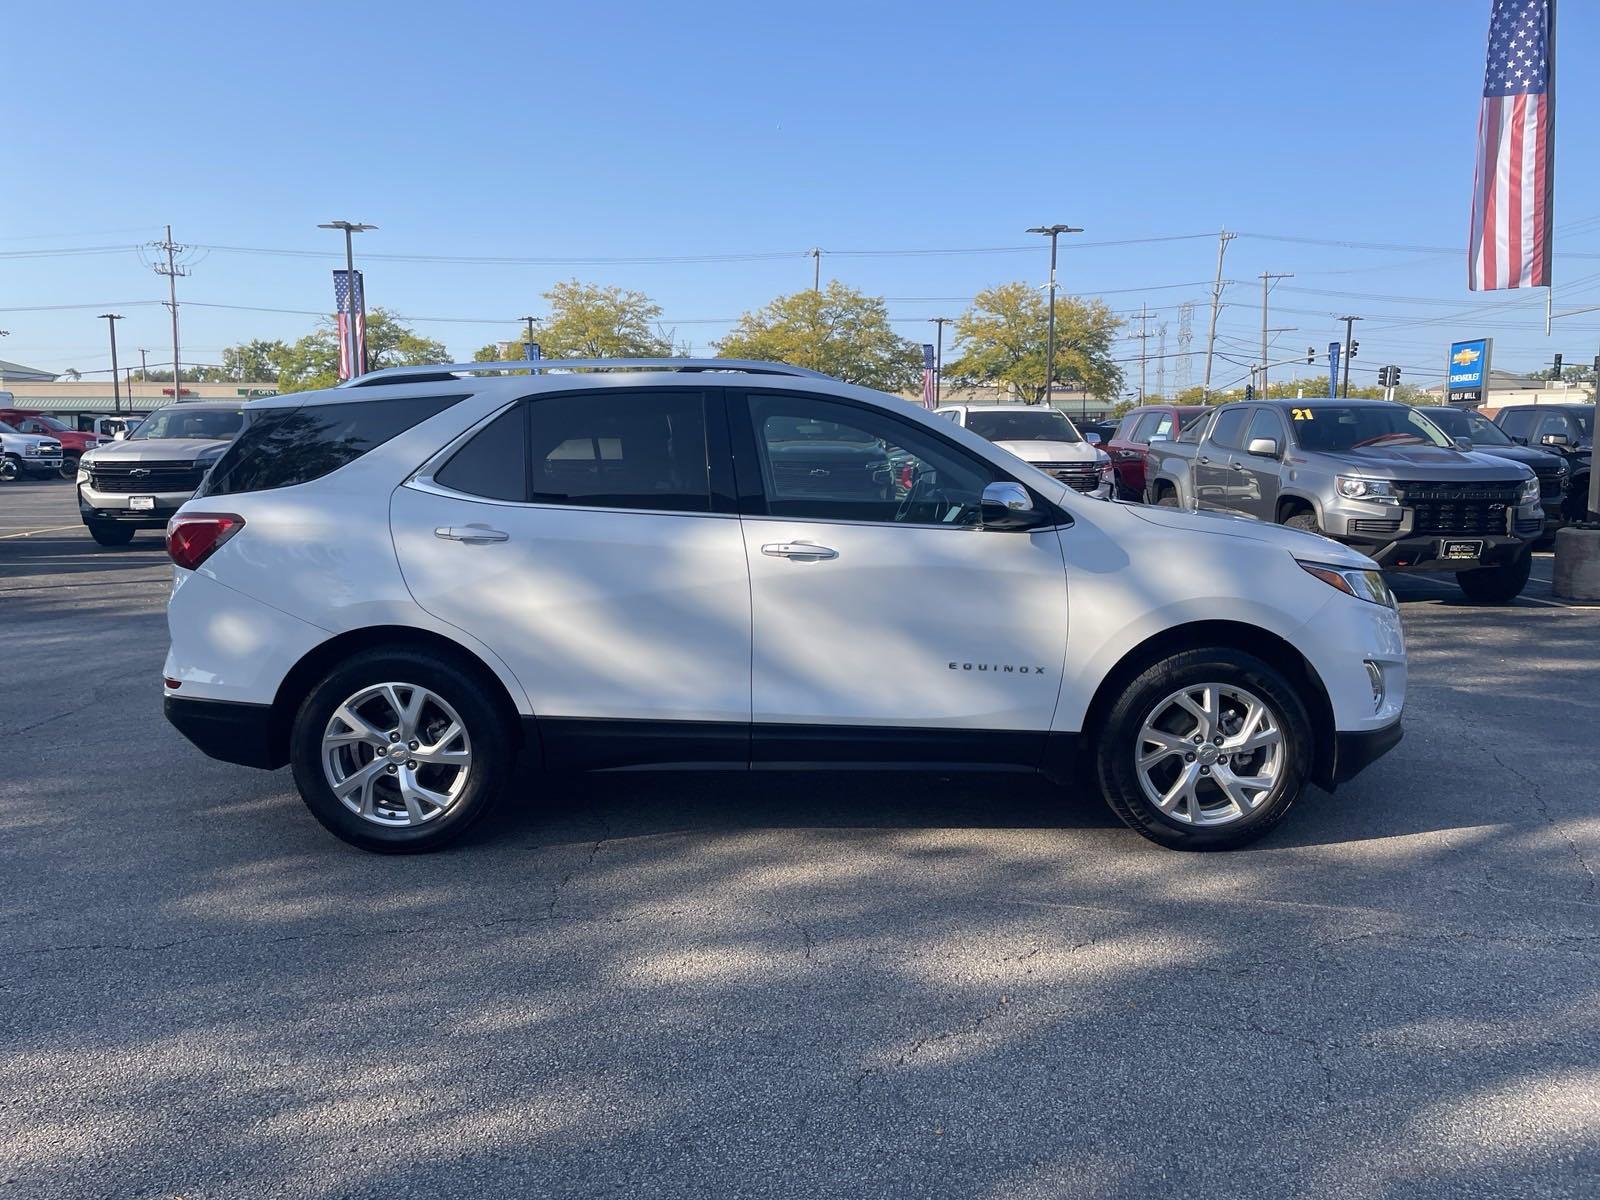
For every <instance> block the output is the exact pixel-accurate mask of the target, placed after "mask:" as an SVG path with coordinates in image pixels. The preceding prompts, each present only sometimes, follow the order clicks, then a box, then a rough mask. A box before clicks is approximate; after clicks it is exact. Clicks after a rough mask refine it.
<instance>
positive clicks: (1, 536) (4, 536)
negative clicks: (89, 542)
mask: <svg viewBox="0 0 1600 1200" xmlns="http://www.w3.org/2000/svg"><path fill="white" fill-rule="evenodd" d="M79 528H82V526H81V525H47V526H46V527H45V528H43V529H24V530H23V531H22V532H21V533H0V542H5V541H9V540H10V539H12V538H25V537H32V536H33V535H34V534H36V533H60V532H61V531H62V530H64V529H79Z"/></svg>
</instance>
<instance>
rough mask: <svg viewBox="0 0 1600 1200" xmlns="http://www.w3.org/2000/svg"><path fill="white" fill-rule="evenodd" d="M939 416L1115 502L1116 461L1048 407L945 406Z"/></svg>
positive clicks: (1066, 481) (1068, 482) (1078, 488)
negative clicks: (1113, 466) (1113, 475)
mask: <svg viewBox="0 0 1600 1200" xmlns="http://www.w3.org/2000/svg"><path fill="white" fill-rule="evenodd" d="M934 415H935V416H940V417H943V418H944V419H945V420H947V421H953V422H954V423H955V424H957V425H959V426H961V427H962V428H963V429H970V430H972V432H973V433H975V434H977V435H978V436H979V437H981V438H988V439H989V440H990V441H991V442H993V443H994V444H995V445H997V446H999V447H1000V448H1001V449H1003V450H1009V451H1010V452H1011V453H1012V454H1015V455H1016V456H1017V457H1018V458H1020V459H1022V461H1023V462H1026V463H1029V464H1030V465H1032V466H1035V467H1038V468H1039V470H1041V471H1043V472H1044V473H1045V474H1046V475H1053V476H1055V477H1056V478H1057V479H1059V480H1060V481H1061V482H1062V483H1064V484H1066V485H1067V486H1068V487H1070V488H1072V489H1073V490H1074V491H1079V492H1083V493H1085V494H1086V495H1090V496H1094V497H1096V498H1097V499H1100V500H1107V499H1110V497H1111V458H1110V456H1109V455H1108V454H1106V452H1105V451H1104V450H1101V449H1100V448H1099V447H1097V446H1095V445H1094V444H1093V443H1092V442H1090V441H1089V440H1088V439H1086V438H1085V437H1084V436H1083V435H1082V434H1081V433H1079V432H1078V427H1077V426H1076V425H1074V424H1073V423H1072V418H1071V417H1069V416H1067V414H1066V413H1064V412H1062V411H1061V410H1060V409H1059V408H1051V407H1050V406H1049V405H1047V404H946V405H943V406H942V407H940V408H937V409H935V410H934Z"/></svg>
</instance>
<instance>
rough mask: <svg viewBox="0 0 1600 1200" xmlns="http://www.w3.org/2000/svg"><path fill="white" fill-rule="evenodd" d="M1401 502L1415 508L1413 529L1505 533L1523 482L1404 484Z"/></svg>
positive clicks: (1436, 532) (1401, 489)
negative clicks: (1510, 512) (1509, 515)
mask: <svg viewBox="0 0 1600 1200" xmlns="http://www.w3.org/2000/svg"><path fill="white" fill-rule="evenodd" d="M1395 486H1396V487H1397V488H1398V490H1399V492H1400V497H1401V503H1402V504H1404V505H1406V507H1408V508H1410V509H1411V510H1412V518H1411V530H1412V532H1413V533H1422V534H1454V533H1505V532H1506V530H1507V528H1508V526H1507V523H1506V514H1507V512H1509V511H1510V510H1511V509H1514V508H1515V507H1516V504H1517V495H1518V493H1520V492H1521V491H1522V485H1521V484H1520V483H1452V482H1445V483H1401V484H1396V485H1395Z"/></svg>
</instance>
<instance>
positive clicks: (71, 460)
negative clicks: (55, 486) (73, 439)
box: [56, 454, 78, 479]
mask: <svg viewBox="0 0 1600 1200" xmlns="http://www.w3.org/2000/svg"><path fill="white" fill-rule="evenodd" d="M56 474H57V475H58V476H60V477H61V478H62V479H76V478H77V477H78V457H77V455H75V454H67V455H63V456H62V458H61V465H60V466H59V467H57V468H56Z"/></svg>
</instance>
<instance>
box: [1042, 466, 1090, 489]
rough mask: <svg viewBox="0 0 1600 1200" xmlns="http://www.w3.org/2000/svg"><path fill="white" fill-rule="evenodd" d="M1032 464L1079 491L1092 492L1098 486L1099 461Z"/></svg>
mask: <svg viewBox="0 0 1600 1200" xmlns="http://www.w3.org/2000/svg"><path fill="white" fill-rule="evenodd" d="M1034 465H1035V466H1036V467H1038V468H1039V469H1040V470H1041V471H1043V472H1044V473H1045V474H1047V475H1053V476H1054V477H1055V478H1057V479H1059V480H1060V481H1061V482H1062V483H1064V484H1066V485H1067V486H1068V487H1070V488H1075V489H1076V490H1078V491H1080V492H1092V491H1094V490H1095V488H1097V487H1099V486H1100V464H1099V463H1092V462H1087V463H1064V462H1042V463H1035V464H1034Z"/></svg>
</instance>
